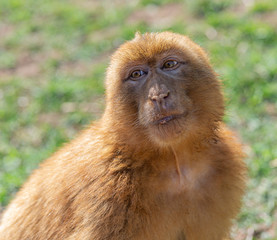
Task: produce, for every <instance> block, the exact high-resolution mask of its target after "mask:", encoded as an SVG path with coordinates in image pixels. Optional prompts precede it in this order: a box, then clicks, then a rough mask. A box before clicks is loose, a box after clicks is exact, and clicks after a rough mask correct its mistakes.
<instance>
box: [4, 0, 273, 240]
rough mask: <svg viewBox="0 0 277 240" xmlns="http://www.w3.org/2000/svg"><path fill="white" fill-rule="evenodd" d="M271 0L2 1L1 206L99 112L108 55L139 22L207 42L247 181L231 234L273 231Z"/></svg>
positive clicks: (266, 235) (267, 235) (259, 235)
mask: <svg viewBox="0 0 277 240" xmlns="http://www.w3.org/2000/svg"><path fill="white" fill-rule="evenodd" d="M276 29H277V1H276V0H263V1H262V0H260V1H258V0H256V1H254V0H251V1H250V0H242V1H239V0H235V1H232V0H221V1H219V0H214V1H209V0H195V1H188V0H187V1H181V0H176V1H174V0H161V1H160V0H135V1H127V0H116V1H112V0H105V1H97V0H78V1H77V0H67V1H66V0H60V1H55V0H43V1H42V0H0V206H1V207H2V208H4V206H6V205H7V204H8V202H9V200H10V199H11V198H12V197H13V196H14V194H15V192H16V191H17V190H18V189H19V187H20V186H21V184H22V183H23V182H24V181H25V180H26V178H27V176H28V175H29V174H30V173H31V171H32V170H33V169H34V168H36V167H37V166H38V164H39V163H40V162H41V161H42V160H43V159H45V158H47V157H48V156H50V155H51V153H53V152H54V151H55V150H56V149H58V148H59V147H60V146H61V145H62V144H63V143H64V142H66V141H68V140H70V139H72V138H73V137H74V136H75V135H76V133H77V132H78V131H79V130H80V129H82V128H84V127H85V126H86V125H88V124H89V122H90V121H92V120H94V119H97V118H99V117H100V116H101V113H102V111H103V109H104V97H103V96H104V87H103V79H104V78H105V69H106V67H107V66H108V61H109V56H110V54H111V53H112V52H113V51H114V50H115V49H116V48H117V47H118V46H119V45H120V44H121V43H123V42H124V41H125V40H128V39H131V38H133V36H134V33H135V32H136V31H140V32H145V31H163V30H170V31H174V32H179V33H182V34H186V35H188V36H190V37H191V38H192V39H193V40H194V41H196V42H197V43H198V44H200V45H201V46H202V47H203V48H205V49H206V50H207V51H208V53H209V56H210V58H211V62H212V63H213V65H214V67H215V69H216V71H217V73H218V74H219V77H220V78H221V79H222V82H223V85H224V88H225V94H226V105H227V108H226V113H227V114H226V117H225V120H226V122H227V124H228V125H229V126H230V127H231V128H232V129H233V130H235V131H236V132H237V134H238V135H239V136H240V137H241V139H242V142H243V143H244V148H245V152H246V153H247V158H246V162H247V164H248V167H249V181H248V190H247V195H246V197H245V199H244V207H243V210H242V212H241V214H240V216H239V220H238V223H237V224H236V226H235V227H234V239H236V240H242V239H247V240H249V239H271V240H273V239H277V233H276V229H277V221H276V219H277V210H276V205H277V204H276V199H277V177H276V176H277V148H276V143H277V123H276V122H277V101H276V99H277V64H276V63H277V62H276V56H277V31H276Z"/></svg>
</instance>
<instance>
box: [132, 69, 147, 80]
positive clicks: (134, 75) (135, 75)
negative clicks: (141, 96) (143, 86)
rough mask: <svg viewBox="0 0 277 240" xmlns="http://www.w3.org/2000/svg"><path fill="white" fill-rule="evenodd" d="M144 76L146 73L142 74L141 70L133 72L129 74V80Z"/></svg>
mask: <svg viewBox="0 0 277 240" xmlns="http://www.w3.org/2000/svg"><path fill="white" fill-rule="evenodd" d="M145 74H146V72H144V71H142V70H135V71H133V72H132V73H131V75H130V77H131V79H138V78H140V77H142V76H143V75H145Z"/></svg>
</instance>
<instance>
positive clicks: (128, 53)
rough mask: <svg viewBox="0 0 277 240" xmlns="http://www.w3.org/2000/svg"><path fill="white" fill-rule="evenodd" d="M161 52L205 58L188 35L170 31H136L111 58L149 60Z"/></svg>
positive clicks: (195, 58)
mask: <svg viewBox="0 0 277 240" xmlns="http://www.w3.org/2000/svg"><path fill="white" fill-rule="evenodd" d="M162 53H172V54H179V55H183V56H184V57H187V58H190V60H193V59H194V60H200V61H201V60H204V61H206V60H207V57H206V54H205V52H204V51H203V50H202V49H201V48H200V47H199V46H198V45H197V44H196V43H194V42H193V41H191V40H190V39H189V38H188V37H186V36H183V35H180V34H176V33H171V32H162V33H145V34H139V33H137V34H136V36H135V38H134V39H133V40H131V41H129V42H126V43H124V44H123V45H121V46H120V47H119V49H118V50H117V51H116V52H115V53H114V54H113V56H112V58H111V60H112V62H111V63H112V64H113V62H117V63H118V62H120V64H122V63H123V64H124V63H125V62H126V63H129V62H137V61H144V60H151V59H154V58H155V57H157V56H159V55H160V54H162Z"/></svg>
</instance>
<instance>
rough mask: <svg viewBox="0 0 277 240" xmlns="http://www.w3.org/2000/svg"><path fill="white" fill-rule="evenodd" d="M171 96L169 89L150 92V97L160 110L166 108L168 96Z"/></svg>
mask: <svg viewBox="0 0 277 240" xmlns="http://www.w3.org/2000/svg"><path fill="white" fill-rule="evenodd" d="M168 96H169V91H167V92H166V93H159V94H149V99H151V101H152V102H153V103H154V104H155V106H156V107H157V108H158V109H159V110H162V109H163V110H166V100H165V99H166V98H167V97H168Z"/></svg>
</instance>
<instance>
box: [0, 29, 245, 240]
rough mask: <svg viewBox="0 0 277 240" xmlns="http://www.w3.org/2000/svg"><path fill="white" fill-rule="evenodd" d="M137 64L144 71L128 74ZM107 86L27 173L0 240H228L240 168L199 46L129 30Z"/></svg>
mask: <svg viewBox="0 0 277 240" xmlns="http://www.w3.org/2000/svg"><path fill="white" fill-rule="evenodd" d="M168 59H170V60H171V59H175V60H176V59H177V60H178V62H180V64H179V65H178V67H177V68H176V69H175V70H172V71H164V68H162V66H163V64H164V61H167V60H168ZM138 69H142V70H144V71H145V72H147V74H146V75H145V76H143V77H142V78H140V79H138V80H135V81H133V80H130V78H129V75H130V73H131V72H132V71H134V70H138ZM106 89H107V96H106V100H107V106H106V110H105V112H104V114H103V117H102V118H101V119H100V120H99V121H98V122H97V123H93V124H92V125H91V126H90V127H89V128H88V129H87V130H85V131H84V132H83V133H81V134H80V135H79V137H77V138H76V139H75V140H73V141H72V142H71V143H69V144H67V145H66V146H65V147H63V148H62V149H61V150H59V151H58V152H57V153H55V154H54V155H53V156H52V157H51V158H49V159H48V160H46V161H45V162H44V163H42V164H41V166H40V168H39V169H37V170H36V171H34V173H33V174H32V175H31V177H30V179H29V180H28V181H27V182H26V183H25V185H24V186H23V187H22V189H21V190H20V191H19V193H18V194H17V196H16V198H15V199H14V200H13V201H12V202H11V204H10V205H9V206H8V208H7V209H6V211H5V213H4V216H3V218H2V223H1V227H0V239H1V240H7V239H9V240H38V239H39V240H42V239H43V240H46V239H51V240H55V239H66V240H69V239H70V240H71V239H82V240H127V239H133V240H144V239H146V240H182V239H183V240H184V239H186V240H222V239H225V238H226V239H227V238H228V237H229V230H230V227H231V220H232V219H233V218H235V216H236V215H237V213H238V211H239V209H240V205H241V198H242V195H243V192H244V187H245V180H244V177H245V172H246V169H245V165H244V163H243V161H242V158H243V154H242V152H241V147H240V144H238V143H237V140H236V139H235V138H234V137H233V134H232V133H231V132H230V131H229V130H227V129H226V127H225V126H224V124H223V123H222V116H223V114H224V106H223V96H222V93H221V89H220V83H219V81H218V80H217V77H216V74H215V73H214V71H213V69H212V68H211V66H210V64H209V61H208V58H207V56H206V54H205V53H204V51H203V50H202V49H201V48H200V47H199V46H198V45H196V44H195V43H193V42H192V41H191V40H190V39H189V38H187V37H185V36H181V35H178V34H173V33H169V32H164V33H150V34H148V33H147V34H144V35H141V34H137V35H136V37H135V38H134V39H133V40H132V41H129V42H127V43H125V44H123V45H122V46H121V47H120V48H119V49H118V50H117V52H116V53H115V54H114V55H113V56H112V60H111V65H110V67H109V69H108V72H107V79H106ZM161 94H163V95H161ZM161 96H162V97H161ZM158 101H161V102H160V103H159V102H158ZM169 115H174V116H175V115H176V116H178V117H176V119H174V120H172V121H169V122H167V120H166V121H165V122H166V123H164V122H163V121H161V119H162V118H164V117H167V116H169Z"/></svg>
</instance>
